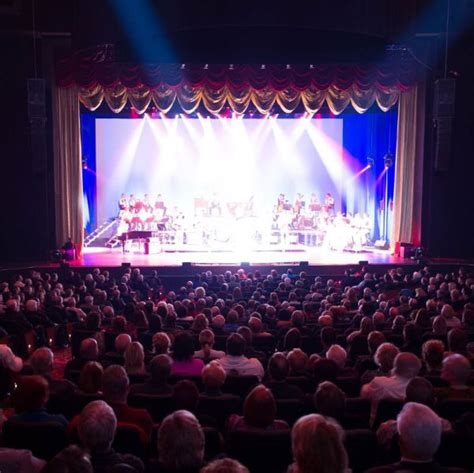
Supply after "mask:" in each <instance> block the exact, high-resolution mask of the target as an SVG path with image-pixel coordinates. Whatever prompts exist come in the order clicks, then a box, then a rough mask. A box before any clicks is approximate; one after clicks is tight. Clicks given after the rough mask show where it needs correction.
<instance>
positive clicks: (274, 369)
mask: <svg viewBox="0 0 474 473" xmlns="http://www.w3.org/2000/svg"><path fill="white" fill-rule="evenodd" d="M289 371H290V364H289V362H288V360H287V359H286V357H285V355H284V354H283V353H278V352H277V353H274V354H273V355H272V357H271V358H270V361H269V362H268V374H269V375H270V378H271V379H272V381H284V380H285V379H286V377H287V376H288V373H289Z"/></svg>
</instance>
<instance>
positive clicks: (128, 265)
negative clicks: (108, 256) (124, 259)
mask: <svg viewBox="0 0 474 473" xmlns="http://www.w3.org/2000/svg"><path fill="white" fill-rule="evenodd" d="M121 267H122V268H123V269H128V268H131V267H132V264H131V263H122V265H121Z"/></svg>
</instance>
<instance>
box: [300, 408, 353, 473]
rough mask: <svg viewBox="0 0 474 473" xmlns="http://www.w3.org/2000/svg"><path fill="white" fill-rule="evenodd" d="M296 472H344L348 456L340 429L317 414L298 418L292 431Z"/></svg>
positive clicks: (333, 422) (337, 425) (334, 423)
mask: <svg viewBox="0 0 474 473" xmlns="http://www.w3.org/2000/svg"><path fill="white" fill-rule="evenodd" d="M291 444H292V450H293V458H294V460H295V466H296V469H295V472H296V473H344V472H345V471H346V469H347V464H348V459H347V453H346V450H345V448H344V444H343V430H342V429H341V427H340V426H339V424H337V423H336V422H335V421H332V420H330V419H326V418H324V417H323V416H322V415H319V414H310V415H307V416H304V417H301V418H300V419H298V421H297V422H296V423H295V425H294V426H293V429H292V431H291Z"/></svg>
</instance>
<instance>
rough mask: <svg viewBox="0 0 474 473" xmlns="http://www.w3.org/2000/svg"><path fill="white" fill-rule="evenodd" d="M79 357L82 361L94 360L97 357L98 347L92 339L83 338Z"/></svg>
mask: <svg viewBox="0 0 474 473" xmlns="http://www.w3.org/2000/svg"><path fill="white" fill-rule="evenodd" d="M79 356H80V357H81V358H82V359H84V360H96V359H97V357H98V356H99V345H98V344H97V340H95V339H94V338H85V339H84V340H82V342H81V347H80V349H79Z"/></svg>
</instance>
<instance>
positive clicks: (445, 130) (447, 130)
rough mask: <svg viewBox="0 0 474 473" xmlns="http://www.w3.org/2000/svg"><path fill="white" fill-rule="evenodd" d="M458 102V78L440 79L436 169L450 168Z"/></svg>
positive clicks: (436, 90) (435, 118)
mask: <svg viewBox="0 0 474 473" xmlns="http://www.w3.org/2000/svg"><path fill="white" fill-rule="evenodd" d="M455 102H456V80H455V79H452V78H449V79H438V80H437V81H436V82H435V85H434V102H433V127H434V133H435V134H434V169H435V171H437V172H445V171H448V170H449V162H450V155H451V140H452V136H451V135H452V122H453V117H454V108H455Z"/></svg>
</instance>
